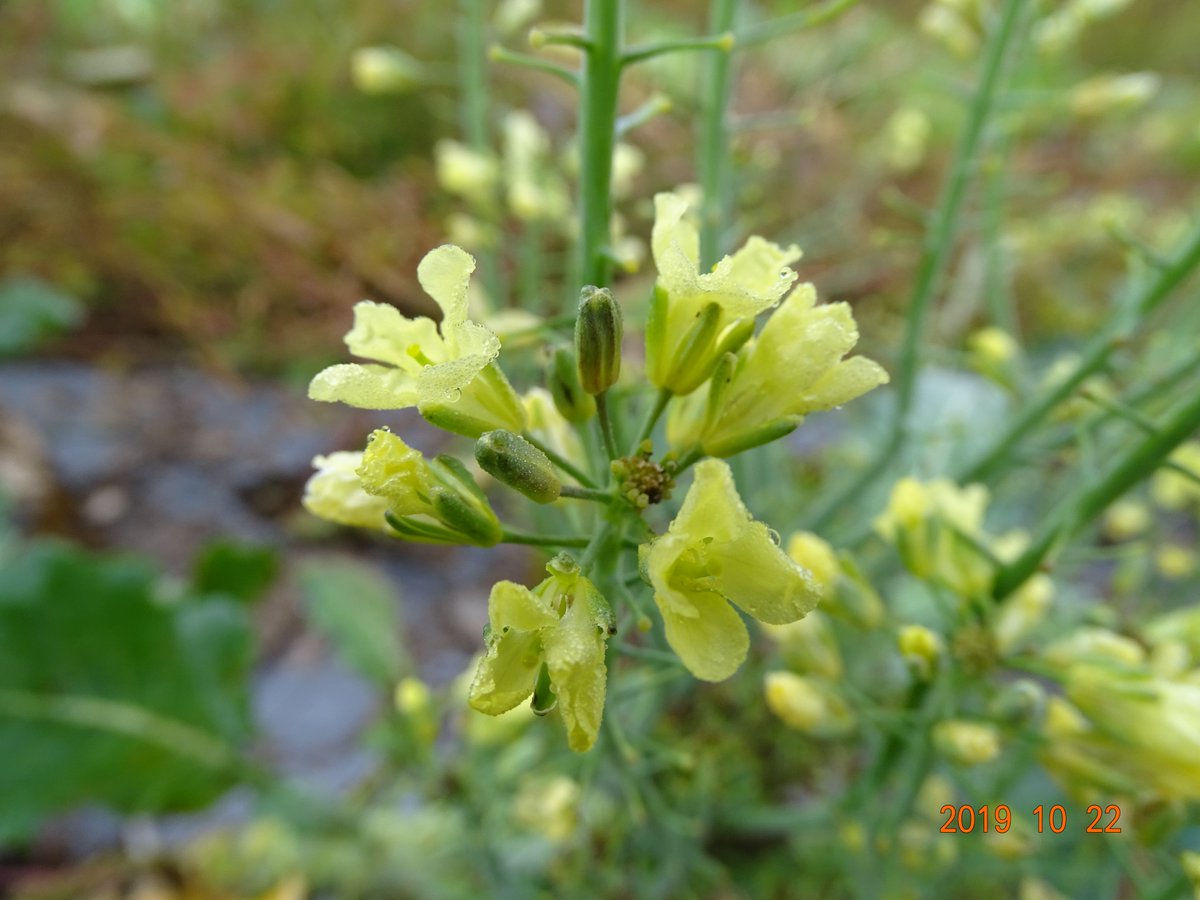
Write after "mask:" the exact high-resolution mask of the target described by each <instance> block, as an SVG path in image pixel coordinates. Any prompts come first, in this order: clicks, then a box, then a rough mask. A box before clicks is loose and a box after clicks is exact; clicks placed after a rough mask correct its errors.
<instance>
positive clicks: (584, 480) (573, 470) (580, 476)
mask: <svg viewBox="0 0 1200 900" xmlns="http://www.w3.org/2000/svg"><path fill="white" fill-rule="evenodd" d="M521 437H523V438H525V440H527V441H529V443H531V444H533V446H535V447H537V448H538V449H539V450H541V451H542V452H543V453H545V454H546V456H547V457H549V459H550V462H552V463H554V465H556V466H558V467H559V468H560V469H562V470H563V471H564V472H566V473H567V474H568V475H570V476H571V477H572V478H574V479H575V480H576V481H578V482H579V483H580V484H582V485H583V486H584V487H589V488H594V487H595V486H596V482H594V481H593V480H592V479H591V476H589V475H588V474H587V473H586V472H584V471H583V470H582V469H580V468H579V467H578V466H576V465H575V464H574V463H573V462H571V461H570V460H569V459H567V458H566V457H565V456H562V455H561V454H560V453H558V451H556V450H554V449H553V448H552V447H550V446H549V445H548V444H546V443H545V442H544V441H542V440H541V439H539V438H537V437H534V436H533V435H532V434H530V433H529V432H528V431H526V432H525V433H524V434H522V435H521Z"/></svg>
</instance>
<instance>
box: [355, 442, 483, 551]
mask: <svg viewBox="0 0 1200 900" xmlns="http://www.w3.org/2000/svg"><path fill="white" fill-rule="evenodd" d="M356 472H357V474H358V477H359V480H360V482H361V483H362V486H363V489H364V490H365V491H366V492H367V493H368V494H371V495H373V496H376V497H381V498H383V500H384V501H385V503H386V504H387V508H388V511H389V516H388V523H389V524H390V525H391V526H392V529H393V530H394V531H395V532H396V533H397V534H399V535H401V536H402V537H405V538H407V539H408V540H412V541H418V542H421V543H432V544H478V545H479V546H481V547H491V546H492V545H493V544H496V543H498V542H499V540H500V538H501V537H502V534H503V529H502V528H501V527H500V521H499V520H498V519H497V518H496V514H495V513H494V512H492V508H491V507H490V506H489V505H488V501H487V497H486V496H485V495H484V493H483V491H481V490H480V489H479V485H477V484H476V483H475V479H474V478H472V477H471V474H470V473H469V472H468V471H467V470H466V468H465V467H464V466H463V464H462V463H460V462H459V461H458V460H457V459H454V458H453V457H451V456H439V457H438V458H437V459H435V460H433V461H432V462H431V461H429V460H427V459H425V457H423V456H422V455H421V454H420V453H419V452H418V451H416V450H414V449H413V448H412V447H410V446H408V445H407V444H406V443H404V441H403V440H401V439H400V438H399V437H397V436H396V435H394V434H392V433H391V432H390V431H386V430H383V429H380V430H377V431H375V432H374V433H372V435H371V437H370V438H369V439H368V442H367V449H366V451H365V452H364V453H363V455H362V463H361V464H360V465H359V467H358V469H357V470H356Z"/></svg>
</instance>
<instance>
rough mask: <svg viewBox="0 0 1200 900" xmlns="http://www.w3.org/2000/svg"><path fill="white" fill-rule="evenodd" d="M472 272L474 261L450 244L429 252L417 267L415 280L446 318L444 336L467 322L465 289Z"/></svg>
mask: <svg viewBox="0 0 1200 900" xmlns="http://www.w3.org/2000/svg"><path fill="white" fill-rule="evenodd" d="M474 271H475V259H474V257H472V256H471V254H469V253H467V251H465V250H463V249H462V248H461V247H455V246H454V245H453V244H443V245H442V246H440V247H437V248H436V249H434V250H430V251H429V252H428V253H426V254H425V257H424V258H423V259H422V260H421V262H420V263H419V264H418V265H417V280H418V281H420V282H421V287H422V288H424V290H425V293H427V294H428V295H429V296H430V297H432V298H433V299H434V300H436V301H437V304H438V306H440V307H441V308H442V313H443V314H444V316H445V318H443V319H442V334H443V335H445V334H446V332H447V328H448V326H454V325H461V324H462V323H463V322H465V321H466V320H467V287H468V286H469V285H470V283H471V273H472V272H474Z"/></svg>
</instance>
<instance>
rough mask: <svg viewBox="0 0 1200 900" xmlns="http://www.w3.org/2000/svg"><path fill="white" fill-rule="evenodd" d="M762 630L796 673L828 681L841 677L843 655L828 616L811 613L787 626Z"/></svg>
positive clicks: (816, 611)
mask: <svg viewBox="0 0 1200 900" xmlns="http://www.w3.org/2000/svg"><path fill="white" fill-rule="evenodd" d="M762 629H763V631H764V632H766V634H767V636H768V637H769V638H771V639H772V640H773V641H775V642H776V643H777V644H778V645H779V649H780V650H781V651H782V652H783V657H784V659H786V660H787V662H788V665H789V666H791V667H792V668H793V669H794V670H795V671H797V672H805V673H809V674H812V675H819V676H821V677H822V678H828V679H829V680H831V681H836V680H837V679H839V678H841V677H842V673H843V671H844V668H843V665H842V654H841V652H840V651H839V650H838V645H837V639H836V638H835V637H834V634H833V628H832V627H831V626H830V624H829V617H828V616H826V615H825V614H824V613H823V612H821V610H814V611H813V612H811V613H809V614H808V615H807V616H805V617H804V618H803V619H798V620H797V621H795V622H789V623H788V624H787V625H763V626H762Z"/></svg>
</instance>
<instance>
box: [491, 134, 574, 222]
mask: <svg viewBox="0 0 1200 900" xmlns="http://www.w3.org/2000/svg"><path fill="white" fill-rule="evenodd" d="M549 156H550V137H549V135H547V134H546V132H545V131H544V130H543V129H542V126H541V125H539V124H538V121H537V119H535V118H534V117H533V116H531V115H530V114H529V113H527V112H524V111H519V110H518V111H516V112H511V113H509V114H508V115H507V116H505V117H504V178H505V181H506V182H507V189H508V207H509V209H510V210H511V211H512V214H513V215H514V216H516V217H517V218H518V219H520V220H521V221H523V222H534V221H542V222H555V221H558V220H561V219H564V218H566V216H567V215H568V214H569V213H570V211H571V200H570V197H569V196H568V193H567V186H566V183H565V182H564V181H563V179H562V177H561V176H560V175H559V174H558V173H557V172H555V171H554V170H553V169H552V168H551V167H550V164H549Z"/></svg>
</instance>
